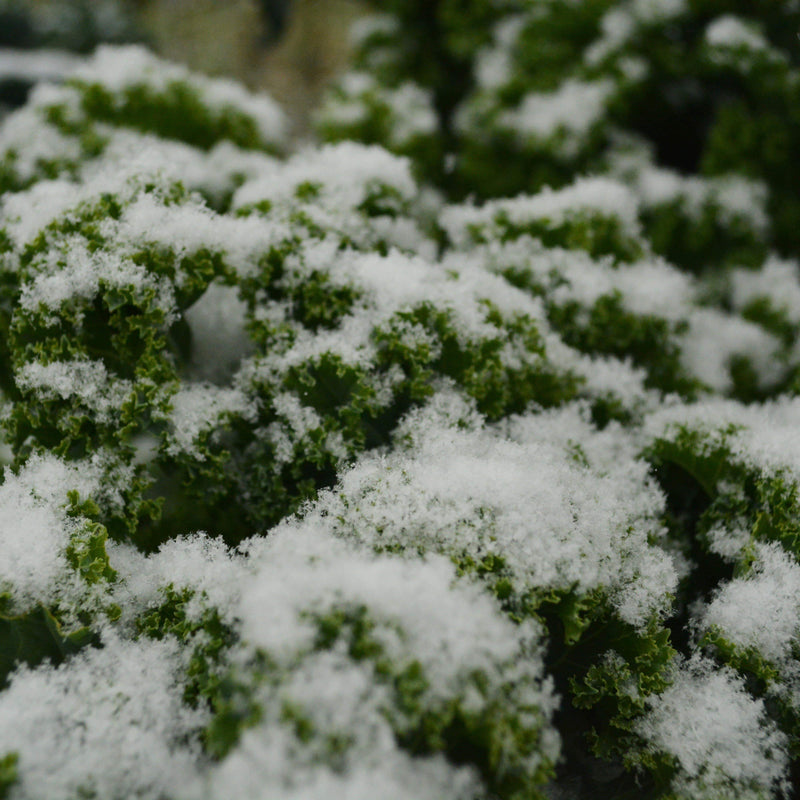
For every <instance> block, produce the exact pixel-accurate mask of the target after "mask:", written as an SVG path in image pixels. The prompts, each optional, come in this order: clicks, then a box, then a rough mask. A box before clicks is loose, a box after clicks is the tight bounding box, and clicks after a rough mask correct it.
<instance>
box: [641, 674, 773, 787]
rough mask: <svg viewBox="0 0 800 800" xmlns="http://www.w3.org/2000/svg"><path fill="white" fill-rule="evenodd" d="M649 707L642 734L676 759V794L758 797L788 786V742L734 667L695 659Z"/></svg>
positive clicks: (650, 743) (656, 747)
mask: <svg viewBox="0 0 800 800" xmlns="http://www.w3.org/2000/svg"><path fill="white" fill-rule="evenodd" d="M648 705H649V706H650V710H649V712H648V714H647V715H646V716H645V717H644V718H643V719H642V720H640V721H639V722H637V723H636V726H635V729H636V731H637V732H638V733H639V735H640V736H642V737H643V738H644V739H645V740H646V741H647V742H648V745H649V747H650V748H651V749H652V750H655V751H663V752H665V753H666V754H668V755H670V756H673V757H674V758H675V759H676V760H677V762H678V764H679V766H680V770H679V772H678V774H677V776H676V778H675V780H674V781H673V789H674V790H675V791H676V794H683V795H685V796H687V797H694V798H698V800H700V798H715V797H719V796H720V793H721V792H723V791H733V792H734V794H736V796H737V797H739V796H742V797H743V796H747V797H750V796H751V795H750V794H745V793H746V792H747V791H748V790H749V791H751V792H752V796H753V797H756V796H761V793H762V792H763V793H764V794H768V793H770V791H771V790H774V789H776V788H778V787H781V786H784V787H785V778H786V771H787V766H788V756H787V753H786V737H785V736H784V734H782V733H780V732H779V731H778V730H777V729H776V728H775V725H774V724H773V723H772V722H771V721H770V720H769V719H768V718H767V715H766V711H765V708H764V703H763V701H761V700H754V699H753V698H752V697H751V696H750V695H749V694H748V692H747V690H746V689H745V688H744V684H743V681H742V680H741V679H740V678H738V677H736V676H735V675H734V673H733V672H732V671H731V670H729V669H726V668H724V667H722V668H720V667H717V666H716V665H713V664H712V663H711V662H704V661H701V660H695V661H693V662H689V663H688V664H687V665H686V666H684V667H682V668H681V669H680V670H679V671H678V672H677V674H676V675H675V680H674V682H673V684H672V686H670V687H669V688H668V689H667V690H666V691H664V692H663V694H660V695H656V696H653V697H651V698H650V699H649V701H648Z"/></svg>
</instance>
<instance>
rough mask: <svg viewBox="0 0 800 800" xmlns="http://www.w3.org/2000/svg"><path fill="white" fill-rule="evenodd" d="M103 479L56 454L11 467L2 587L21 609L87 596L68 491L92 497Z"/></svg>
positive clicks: (1, 543) (1, 498) (3, 488)
mask: <svg viewBox="0 0 800 800" xmlns="http://www.w3.org/2000/svg"><path fill="white" fill-rule="evenodd" d="M98 479H99V475H98V471H97V469H93V468H91V467H89V466H88V465H81V468H77V467H75V466H68V465H66V464H64V463H63V462H62V461H60V460H59V459H57V458H55V457H53V456H35V457H33V458H32V459H31V460H30V461H29V462H28V464H27V465H26V466H25V467H24V469H22V470H21V471H20V473H19V474H18V475H14V474H13V473H11V472H10V470H9V469H8V468H6V470H5V476H4V482H3V484H2V485H0V552H2V553H3V558H2V559H0V593H5V592H8V593H9V594H10V596H11V601H12V607H13V609H14V611H15V612H16V613H18V614H22V613H25V612H27V611H30V610H32V609H33V608H34V606H36V605H38V604H44V605H46V604H49V603H53V602H55V601H57V600H58V601H60V602H61V603H62V604H64V606H65V607H67V608H69V607H72V606H73V605H79V604H80V603H82V602H86V601H87V599H88V598H87V595H88V591H87V587H85V586H82V585H81V582H80V580H79V579H78V576H77V575H76V574H75V573H74V572H73V570H72V568H71V567H70V566H69V563H68V561H67V557H66V552H67V548H68V547H69V544H70V541H71V538H72V536H73V534H75V533H76V532H78V530H79V527H80V524H81V521H80V519H79V518H78V519H76V518H70V517H69V516H68V515H67V512H66V508H65V506H66V499H67V493H68V492H69V491H77V492H78V493H79V494H80V495H81V496H82V497H84V498H86V497H91V496H92V495H93V494H94V493H95V492H96V491H97V488H98V487H97V484H98ZM0 697H2V695H0ZM0 749H1V748H0Z"/></svg>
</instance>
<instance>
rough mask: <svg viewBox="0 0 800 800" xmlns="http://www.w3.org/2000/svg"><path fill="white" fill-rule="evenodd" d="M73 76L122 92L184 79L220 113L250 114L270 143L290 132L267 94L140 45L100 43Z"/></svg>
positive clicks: (279, 143)
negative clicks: (203, 73) (192, 69)
mask: <svg viewBox="0 0 800 800" xmlns="http://www.w3.org/2000/svg"><path fill="white" fill-rule="evenodd" d="M73 80H74V81H75V82H77V83H78V84H79V85H80V84H85V85H93V84H99V85H101V86H103V87H104V88H105V89H106V90H108V91H110V92H112V93H117V94H119V95H122V94H124V92H125V90H126V89H130V88H132V87H134V86H147V87H148V89H149V90H150V91H152V92H154V93H157V92H163V91H165V90H166V89H168V88H169V87H170V85H173V84H176V83H183V84H186V85H187V86H189V87H191V88H192V89H194V90H195V91H197V92H198V94H199V95H200V97H201V99H202V101H203V102H204V103H206V104H207V105H208V107H209V108H210V109H211V110H212V111H214V112H216V113H218V114H221V113H223V112H224V111H226V110H227V109H236V110H237V111H241V112H243V113H245V114H247V115H248V116H249V117H250V118H251V119H253V121H254V122H255V123H256V126H257V129H258V132H259V134H260V136H261V138H262V140H263V141H264V142H266V143H269V144H271V145H273V146H276V147H278V148H281V147H282V146H283V144H284V141H285V139H286V137H287V134H288V123H287V120H286V117H285V115H284V113H283V111H282V110H281V109H280V107H279V106H278V105H277V104H276V103H275V101H274V100H272V98H270V97H268V96H267V95H266V94H251V93H250V92H248V91H247V90H246V89H244V87H242V86H241V84H239V83H237V82H235V81H232V80H228V79H224V78H206V77H203V76H200V75H197V74H194V73H191V72H190V71H189V70H188V69H187V68H186V67H183V66H181V65H178V64H172V63H169V62H166V61H162V60H161V59H159V58H157V57H156V56H154V55H153V54H152V53H150V52H149V51H148V50H147V49H146V48H144V47H141V46H138V45H126V46H122V47H121V46H115V47H108V46H100V47H98V48H97V50H96V51H95V53H94V55H93V56H92V58H91V59H90V61H89V62H88V63H87V64H85V65H83V66H81V67H80V68H79V69H77V70H76V71H75V72H74V73H73Z"/></svg>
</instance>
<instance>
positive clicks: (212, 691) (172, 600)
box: [136, 584, 236, 707]
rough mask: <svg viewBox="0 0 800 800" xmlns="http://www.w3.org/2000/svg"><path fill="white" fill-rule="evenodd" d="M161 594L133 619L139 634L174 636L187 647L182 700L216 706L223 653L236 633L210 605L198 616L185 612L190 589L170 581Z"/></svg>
mask: <svg viewBox="0 0 800 800" xmlns="http://www.w3.org/2000/svg"><path fill="white" fill-rule="evenodd" d="M163 594H164V597H165V599H164V602H163V603H162V604H161V605H160V606H157V607H156V608H151V609H150V610H148V611H146V612H145V613H144V614H142V615H141V616H140V617H139V618H138V619H137V620H136V628H137V631H138V632H139V635H140V636H147V637H149V638H151V639H157V640H161V639H163V638H164V637H165V636H174V637H175V638H177V639H178V641H180V642H182V643H183V644H186V645H187V646H188V647H191V648H192V651H191V657H190V658H189V661H188V665H187V667H186V673H185V678H184V680H185V684H184V690H183V697H184V700H185V701H186V702H187V703H188V704H189V705H191V706H193V707H196V706H197V705H198V704H200V703H208V704H209V705H211V706H213V707H216V706H217V705H218V704H219V703H220V699H219V698H220V694H221V692H222V689H221V687H220V684H221V683H222V681H223V677H222V674H221V673H222V671H223V668H224V666H223V665H224V664H225V656H226V653H227V651H228V649H229V648H230V647H231V646H232V645H233V644H234V642H235V641H236V635H235V633H234V632H233V630H231V628H230V627H229V626H228V625H226V624H225V622H223V620H222V619H221V617H220V615H219V612H218V611H217V610H216V609H214V608H212V607H208V608H206V609H205V610H204V611H203V613H202V615H201V616H200V617H199V618H198V619H194V618H191V617H189V616H188V615H187V613H186V606H187V604H188V603H190V602H191V601H192V599H193V596H194V591H193V590H191V589H184V590H182V591H177V590H176V589H175V588H174V587H173V586H172V584H170V585H169V586H167V587H165V589H164V590H163Z"/></svg>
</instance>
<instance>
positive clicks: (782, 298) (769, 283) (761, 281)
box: [730, 255, 800, 324]
mask: <svg viewBox="0 0 800 800" xmlns="http://www.w3.org/2000/svg"><path fill="white" fill-rule="evenodd" d="M730 279H731V290H732V292H731V301H732V303H733V307H734V308H735V309H737V310H741V309H744V308H746V307H747V306H748V305H749V304H750V303H752V302H753V301H755V300H759V299H767V300H769V302H770V306H771V307H772V308H773V309H775V310H776V311H782V312H783V313H785V314H786V316H787V319H788V321H789V322H791V323H794V324H797V323H800V264H798V262H797V261H795V260H784V259H781V258H779V257H778V256H775V255H772V256H770V257H769V258H768V259H767V260H766V261H765V262H764V264H763V266H762V267H761V268H760V269H758V270H752V269H736V270H732V271H731V274H730Z"/></svg>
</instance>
